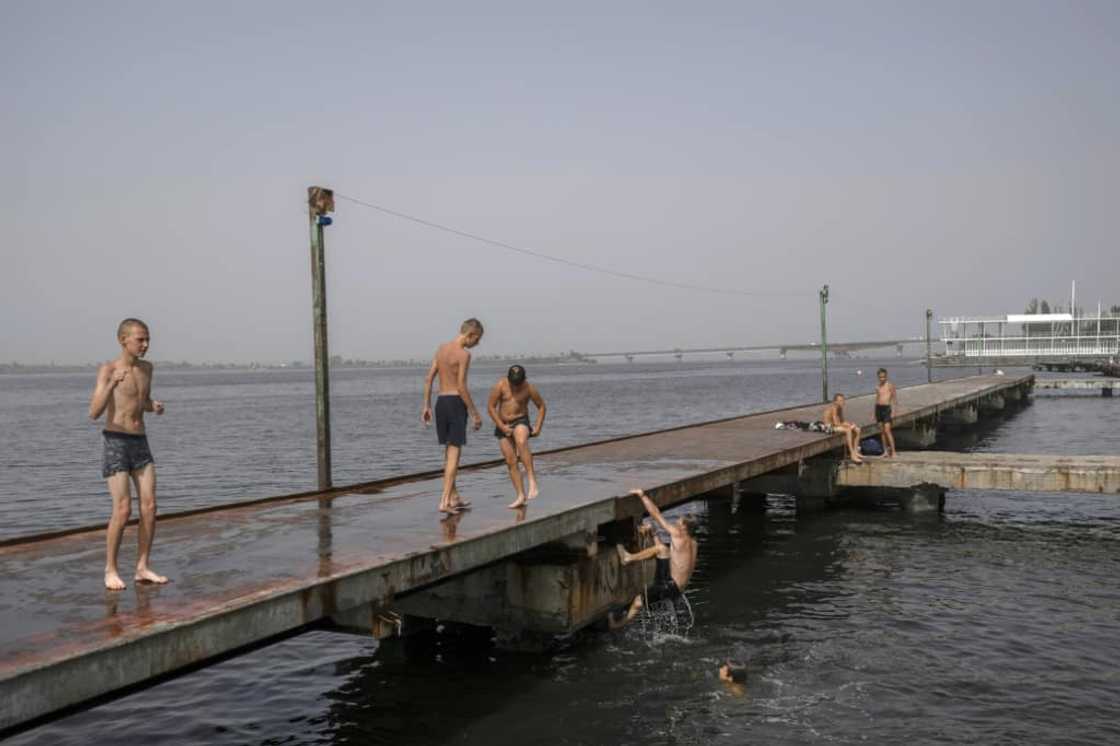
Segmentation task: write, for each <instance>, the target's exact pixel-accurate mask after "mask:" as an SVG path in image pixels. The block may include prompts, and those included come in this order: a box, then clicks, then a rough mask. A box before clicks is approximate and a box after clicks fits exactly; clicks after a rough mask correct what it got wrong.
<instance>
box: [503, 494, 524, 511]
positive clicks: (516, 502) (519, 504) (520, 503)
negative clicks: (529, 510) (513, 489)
mask: <svg viewBox="0 0 1120 746" xmlns="http://www.w3.org/2000/svg"><path fill="white" fill-rule="evenodd" d="M527 502H528V500H527V499H526V498H525V496H524V495H518V496H517V499H516V500H514V501H513V502H511V503H510V504H509V505H507V506H506V507H507V508H520V507H523V506H524V505H525V503H527Z"/></svg>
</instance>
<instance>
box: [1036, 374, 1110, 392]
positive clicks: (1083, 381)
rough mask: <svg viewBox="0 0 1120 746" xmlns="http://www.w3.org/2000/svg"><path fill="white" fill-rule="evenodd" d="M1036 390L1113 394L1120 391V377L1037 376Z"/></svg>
mask: <svg viewBox="0 0 1120 746" xmlns="http://www.w3.org/2000/svg"><path fill="white" fill-rule="evenodd" d="M1034 387H1035V390H1037V391H1078V392H1090V393H1099V394H1100V395H1101V396H1113V395H1114V394H1115V392H1117V391H1120V378H1039V379H1037V380H1036V381H1035V384H1034Z"/></svg>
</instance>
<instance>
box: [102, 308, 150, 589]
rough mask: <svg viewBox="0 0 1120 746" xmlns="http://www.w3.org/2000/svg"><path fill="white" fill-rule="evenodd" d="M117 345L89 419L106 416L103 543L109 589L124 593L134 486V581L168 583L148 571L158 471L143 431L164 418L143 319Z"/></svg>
mask: <svg viewBox="0 0 1120 746" xmlns="http://www.w3.org/2000/svg"><path fill="white" fill-rule="evenodd" d="M117 341H118V342H119V343H120V346H121V354H120V357H118V358H117V359H116V360H114V361H112V362H109V363H105V364H104V365H102V366H101V367H100V368H99V369H98V371H97V384H96V385H95V387H94V389H93V397H92V398H91V399H90V403H89V416H90V419H93V420H96V419H98V418H100V417H101V415H102V414H105V430H104V431H103V432H102V436H101V437H102V441H103V446H102V454H101V476H102V477H103V478H104V479H105V481H106V484H107V485H108V486H109V494H110V495H111V496H112V498H113V513H112V517H111V518H110V519H109V529H108V531H107V532H106V539H105V587H106V588H108V589H109V590H111V591H119V590H122V589H123V588H124V587H125V585H124V581H123V580H121V576H120V573H119V572H118V571H117V553H118V551H119V550H120V545H121V536H123V534H124V527H125V525H126V524H127V523H128V517H129V514H130V513H131V511H132V494H131V492H130V490H129V482H130V480H131V482H132V483H133V484H135V485H136V491H137V493H138V494H139V496H140V525H139V530H138V531H137V537H138V539H139V544H140V551H139V555H138V557H137V559H136V574H135V575H134V576H133V577H134V579H135V580H137V581H139V582H143V583H166V582H167V578H165V577H164V576H162V575H159V574H157V573H155V572H154V571H153V570H152V569H151V567H149V565H148V563H149V561H150V559H151V552H152V541H153V539H154V538H155V533H156V466H155V461H154V459H153V458H152V452H151V449H150V448H149V447H148V436H147V434H146V432H145V430H144V413H145V412H155V413H156V414H157V415H161V414H163V402H161V401H157V400H154V399H152V398H151V392H152V364H151V363H149V362H147V361H145V360H141V358H142V357H143V356H144V355H145V354H147V352H148V345H149V343H150V341H151V340H150V335H149V332H148V325H147V324H145V323H144V322H143V321H140V320H139V319H125V320H124V321H122V322H121V323H120V326H118V327H117Z"/></svg>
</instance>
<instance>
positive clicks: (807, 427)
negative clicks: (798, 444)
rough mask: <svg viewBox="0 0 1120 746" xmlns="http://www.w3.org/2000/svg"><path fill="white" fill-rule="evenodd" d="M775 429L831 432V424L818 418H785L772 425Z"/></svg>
mask: <svg viewBox="0 0 1120 746" xmlns="http://www.w3.org/2000/svg"><path fill="white" fill-rule="evenodd" d="M774 429H775V430H801V431H802V432H806V433H828V434H831V433H832V425H826V424H824V423H823V422H821V421H820V420H813V421H812V422H805V421H804V420H786V421H785V422H779V423H777V424H776V425H774Z"/></svg>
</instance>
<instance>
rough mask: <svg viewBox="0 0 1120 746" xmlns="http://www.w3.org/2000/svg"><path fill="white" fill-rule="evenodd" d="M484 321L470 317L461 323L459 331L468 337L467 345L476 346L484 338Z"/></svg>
mask: <svg viewBox="0 0 1120 746" xmlns="http://www.w3.org/2000/svg"><path fill="white" fill-rule="evenodd" d="M483 331H484V330H483V328H482V322H481V321H479V320H478V319H476V318H469V319H467V320H466V321H464V322H463V323H462V324H460V325H459V333H460V334H462V335H463V336H464V337H466V340H465V341H466V343H467V347H474V346H475V345H476V344H478V342H479V340H480V339H482V333H483Z"/></svg>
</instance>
